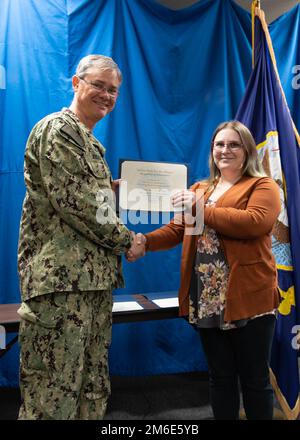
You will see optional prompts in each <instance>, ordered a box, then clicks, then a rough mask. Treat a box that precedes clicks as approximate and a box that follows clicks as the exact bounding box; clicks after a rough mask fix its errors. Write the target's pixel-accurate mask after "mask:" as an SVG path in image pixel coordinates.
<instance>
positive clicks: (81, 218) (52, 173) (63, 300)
mask: <svg viewBox="0 0 300 440" xmlns="http://www.w3.org/2000/svg"><path fill="white" fill-rule="evenodd" d="M120 84H121V72H120V70H119V68H118V66H117V65H116V64H115V63H114V61H113V60H112V59H111V58H108V57H104V56H101V55H90V56H87V57H85V58H83V59H82V60H81V61H80V63H79V65H78V67H77V70H76V75H74V76H73V78H72V85H73V89H74V99H73V101H72V104H71V106H70V108H68V109H62V110H61V111H60V112H57V113H54V114H51V115H49V116H47V117H45V118H44V119H42V120H41V121H40V122H38V123H37V125H36V126H35V127H34V128H33V130H32V132H31V134H30V136H29V139H28V142H27V146H26V152H25V183H26V189H27V192H26V196H25V200H24V204H23V212H22V220H21V226H20V237H19V253H18V263H19V274H20V283H21V291H22V301H23V302H22V306H21V308H20V309H19V313H20V315H21V317H22V320H21V325H20V336H19V340H20V345H21V363H20V386H21V393H22V405H21V409H20V413H19V418H20V419H101V418H103V416H104V414H105V409H106V404H107V398H108V396H109V393H110V382H109V373H108V359H107V356H108V353H107V352H108V347H109V344H110V339H111V325H112V293H111V292H112V289H113V288H115V287H120V286H123V278H122V272H121V266H120V257H119V256H120V255H121V254H122V253H124V252H125V251H126V250H128V249H129V248H130V244H131V241H132V238H131V234H130V232H129V231H128V229H127V228H126V227H125V226H124V224H123V223H122V222H121V220H120V219H119V218H118V217H117V216H116V214H115V211H114V207H113V206H112V203H111V200H112V197H111V196H110V192H111V190H112V188H113V187H114V182H113V181H112V178H111V173H110V170H109V168H108V165H107V163H106V161H105V159H104V152H105V150H104V148H103V146H102V145H101V144H100V143H99V141H98V140H97V139H96V138H95V137H94V136H93V134H92V131H91V130H92V129H93V128H94V126H95V125H96V123H97V122H98V121H99V120H101V119H102V118H103V117H104V116H105V115H107V114H108V113H110V112H111V111H112V110H113V108H114V106H115V103H116V99H117V96H118V89H119V86H120Z"/></svg>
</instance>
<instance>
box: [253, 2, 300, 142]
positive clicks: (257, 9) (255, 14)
mask: <svg viewBox="0 0 300 440" xmlns="http://www.w3.org/2000/svg"><path fill="white" fill-rule="evenodd" d="M251 15H252V68H254V55H255V54H254V43H255V41H254V34H255V32H254V24H255V17H258V18H259V20H260V22H261V25H262V28H263V30H264V33H265V36H266V40H267V44H268V48H269V53H270V57H271V60H272V63H273V66H274V71H275V74H276V77H277V80H278V83H279V87H280V90H281V92H282V96H283V99H284V101H285V102H286V97H285V93H284V91H283V88H282V85H281V81H280V77H279V73H278V69H277V63H276V58H275V53H274V49H273V44H272V40H271V37H270V33H269V28H268V25H267V22H266V18H265V13H264V11H263V10H262V9H261V8H260V0H252V5H251ZM286 106H287V108H288V112H289V113H290V110H289V106H288V104H287V102H286ZM291 120H292V124H293V129H294V133H295V136H296V139H297V143H298V146H299V147H300V135H299V133H298V130H297V127H296V126H295V123H294V121H293V118H292V116H291Z"/></svg>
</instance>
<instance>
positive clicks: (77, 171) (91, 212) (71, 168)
mask: <svg viewBox="0 0 300 440" xmlns="http://www.w3.org/2000/svg"><path fill="white" fill-rule="evenodd" d="M71 134H72V132H71ZM40 171H41V178H42V181H43V184H44V188H45V191H46V193H47V196H48V198H49V201H50V203H51V204H52V206H53V208H54V209H55V211H56V212H57V213H58V215H59V216H60V217H61V219H62V220H63V221H64V222H66V223H67V224H68V225H69V226H70V227H71V228H73V229H74V230H76V231H77V232H78V233H80V234H82V235H83V236H85V237H86V238H87V239H89V240H91V241H93V242H95V243H96V244H98V245H99V246H102V247H104V248H107V249H109V250H110V251H111V252H112V253H114V254H121V253H123V252H124V251H126V250H127V249H128V248H129V247H130V243H131V235H130V232H129V230H128V229H127V228H126V227H125V226H124V224H123V223H122V221H121V220H120V219H119V218H118V217H117V215H116V213H115V209H114V206H113V197H112V195H113V191H112V189H111V184H110V176H108V174H107V171H106V167H105V166H104V164H101V163H99V160H97V161H95V160H93V159H92V158H91V157H89V156H88V154H87V152H86V150H85V146H84V142H83V140H82V139H81V138H80V137H79V136H78V134H77V136H73V137H68V138H67V137H66V136H65V135H64V133H62V132H61V131H60V130H59V129H56V128H54V127H53V126H51V124H48V126H47V127H45V128H44V130H43V133H42V136H41V140H40Z"/></svg>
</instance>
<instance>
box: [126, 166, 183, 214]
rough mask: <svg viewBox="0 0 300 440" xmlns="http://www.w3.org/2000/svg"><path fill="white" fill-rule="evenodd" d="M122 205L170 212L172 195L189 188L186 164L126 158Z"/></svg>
mask: <svg viewBox="0 0 300 440" xmlns="http://www.w3.org/2000/svg"><path fill="white" fill-rule="evenodd" d="M120 177H121V179H122V180H121V185H120V198H119V206H120V208H121V209H124V210H137V211H138V210H140V211H151V212H153V211H154V212H155V211H156V212H171V211H174V207H173V206H172V204H171V196H172V195H173V194H174V193H175V192H177V191H180V190H184V189H187V166H186V165H184V164H176V163H168V162H147V161H136V160H124V161H123V162H122V163H121V172H120Z"/></svg>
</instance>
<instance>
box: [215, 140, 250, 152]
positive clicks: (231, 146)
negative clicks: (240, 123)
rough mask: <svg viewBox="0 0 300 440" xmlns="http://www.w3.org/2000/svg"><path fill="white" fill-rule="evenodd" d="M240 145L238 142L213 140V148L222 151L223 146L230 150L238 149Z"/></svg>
mask: <svg viewBox="0 0 300 440" xmlns="http://www.w3.org/2000/svg"><path fill="white" fill-rule="evenodd" d="M242 145H243V144H241V143H240V142H222V141H220V142H214V143H213V148H214V150H219V151H222V150H224V148H225V146H226V147H227V148H228V149H229V150H231V151H238V150H239V149H240V148H242Z"/></svg>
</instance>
